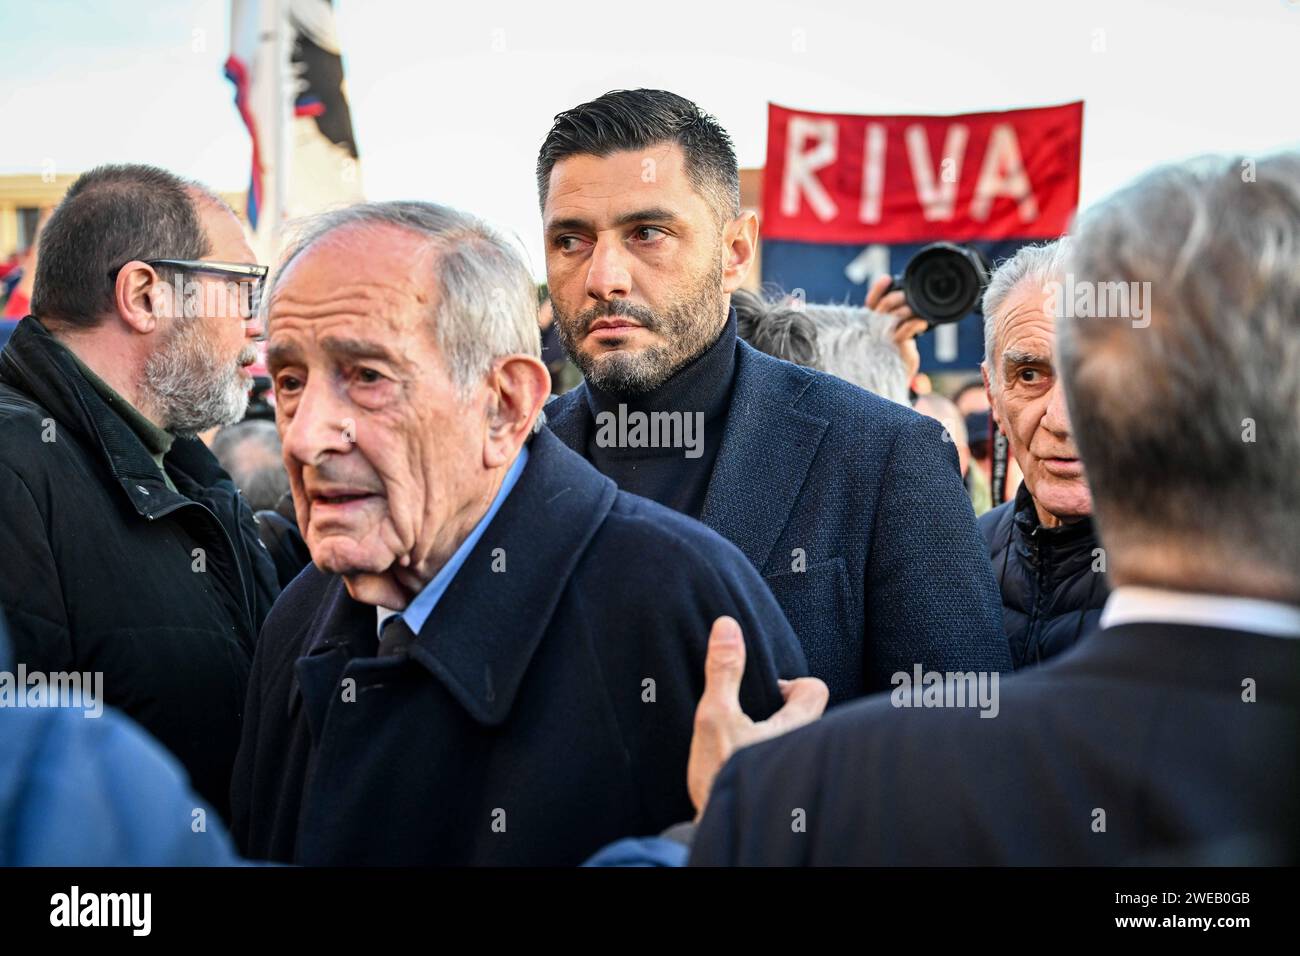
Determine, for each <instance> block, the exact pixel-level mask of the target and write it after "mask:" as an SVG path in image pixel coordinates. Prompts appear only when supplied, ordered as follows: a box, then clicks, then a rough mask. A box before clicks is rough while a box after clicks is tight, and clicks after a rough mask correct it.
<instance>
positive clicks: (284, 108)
mask: <svg viewBox="0 0 1300 956" xmlns="http://www.w3.org/2000/svg"><path fill="white" fill-rule="evenodd" d="M268 2H269V4H270V6H271V15H272V16H273V18H274V20H273V26H272V31H273V32H272V36H273V38H274V40H273V42H274V49H275V59H274V69H273V73H272V76H273V77H274V87H273V89H274V94H273V95H274V96H275V108H274V113H273V114H272V115H273V116H274V118H275V119H274V135H273V136H272V143H273V145H272V148H273V149H274V150H275V158H274V164H273V166H272V178H273V180H274V183H273V185H272V189H273V191H274V201H273V205H272V208H271V209H270V210H269V211H270V212H271V215H272V217H273V218H272V220H271V230H270V233H269V235H270V245H271V248H270V250H269V251H268V255H269V256H270V257H271V258H272V260H273V261H274V259H275V258H277V257H278V256H279V254H280V251H281V244H282V242H283V240H284V232H285V223H286V222H287V221H288V218H289V176H290V169H289V164H290V162H291V161H292V157H293V141H292V136H293V99H294V77H293V63H292V60H293V32H292V26H291V24H290V21H289V4H290V3H291V2H292V0H268Z"/></svg>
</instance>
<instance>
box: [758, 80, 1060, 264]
mask: <svg viewBox="0 0 1300 956" xmlns="http://www.w3.org/2000/svg"><path fill="white" fill-rule="evenodd" d="M1082 139H1083V103H1082V102H1079V103H1067V104H1065V105H1064V106H1048V107H1042V108H1039V109H1027V110H1008V111H1007V112H1003V113H967V114H964V115H960V116H855V115H849V114H845V113H809V112H805V111H801V110H789V109H785V108H784V107H781V106H777V105H775V104H768V124H767V166H766V169H765V171H764V174H763V230H762V231H763V235H764V237H767V238H771V239H793V240H798V241H801V242H833V243H863V244H866V243H876V242H878V243H886V244H897V243H909V242H930V241H934V240H938V239H944V240H949V241H952V242H965V241H970V240H975V239H982V240H999V239H1011V238H1015V239H1055V238H1056V237H1057V236H1059V235H1061V234H1062V233H1064V232H1065V230H1066V229H1067V227H1068V226H1069V223H1070V217H1071V216H1072V215H1073V214H1074V210H1075V207H1076V206H1077V205H1078V202H1079V158H1080V153H1081V144H1082Z"/></svg>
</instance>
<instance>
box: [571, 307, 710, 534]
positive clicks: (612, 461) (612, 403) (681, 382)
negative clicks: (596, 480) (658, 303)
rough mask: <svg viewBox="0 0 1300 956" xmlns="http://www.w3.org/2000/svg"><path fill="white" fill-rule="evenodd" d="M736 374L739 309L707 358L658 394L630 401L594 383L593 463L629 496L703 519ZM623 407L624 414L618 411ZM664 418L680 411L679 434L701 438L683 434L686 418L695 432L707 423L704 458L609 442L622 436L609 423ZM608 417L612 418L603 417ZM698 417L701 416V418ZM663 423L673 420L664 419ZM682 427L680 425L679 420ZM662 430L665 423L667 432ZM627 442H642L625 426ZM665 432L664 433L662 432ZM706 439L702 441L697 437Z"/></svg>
mask: <svg viewBox="0 0 1300 956" xmlns="http://www.w3.org/2000/svg"><path fill="white" fill-rule="evenodd" d="M735 375H736V310H735V309H732V310H731V312H730V314H729V315H728V316H727V323H726V325H724V326H723V328H722V334H721V335H719V336H718V338H717V340H716V341H714V343H713V344H712V345H710V346H709V347H708V348H707V349H705V351H704V353H703V354H701V355H700V356H698V357H697V358H695V359H693V360H692V361H691V362H690V363H688V364H687V365H686V366H684V367H683V368H681V369H679V370H678V371H677V372H676V374H674V375H673V376H672V377H671V378H669V379H668V381H666V382H664V383H663V384H662V385H660V386H659V387H658V388H656V389H654V390H653V391H650V392H646V393H644V394H641V395H636V396H631V397H626V396H618V395H614V394H611V393H609V392H603V391H601V390H599V389H597V388H594V387H592V385H591V383H590V382H588V383H587V405H588V408H589V410H590V412H591V418H592V421H591V424H590V430H589V432H588V435H587V449H586V453H587V460H588V461H590V462H591V463H592V464H593V465H595V466H596V468H597V470H599V471H600V472H601V473H602V474H604V475H607V476H608V477H609V478H612V479H613V480H614V482H615V483H616V484H617V485H618V486H619V488H621V489H622V490H623V491H629V492H631V493H632V494H635V495H641V496H642V497H645V498H649V499H651V500H652V501H657V502H659V503H660V504H661V505H666V506H667V507H669V508H672V509H673V510H674V511H680V512H681V513H682V514H686V515H690V516H691V517H692V518H699V516H700V513H701V512H702V511H703V510H704V496H705V494H706V493H707V492H708V490H709V478H710V477H711V476H712V474H713V464H714V461H715V460H716V459H717V457H718V448H719V447H721V445H722V432H723V429H724V428H725V427H726V423H727V410H728V409H729V408H730V406H731V388H732V384H733V382H734V380H735ZM620 405H622V406H624V408H623V409H622V410H620V408H619V406H620ZM661 412H668V413H672V412H677V413H680V415H681V418H680V419H678V420H680V421H682V422H683V430H682V431H681V432H680V434H683V435H686V434H689V435H691V436H695V435H697V434H698V433H697V432H695V431H691V432H686V431H685V430H684V429H685V427H686V425H685V421H684V419H685V416H688V415H689V416H690V417H691V422H690V426H689V427H690V428H691V429H694V428H696V426H697V425H698V424H699V422H700V421H702V422H703V435H702V441H700V444H699V446H697V447H698V450H699V451H700V454H699V457H688V454H687V452H688V451H690V453H691V454H695V452H694V451H693V450H690V449H687V448H682V447H660V448H652V447H645V446H644V442H642V443H641V447H636V446H635V445H636V441H637V440H636V438H635V437H632V438H631V440H623V441H621V442H615V443H613V444H611V443H610V442H609V438H610V437H611V436H612V435H615V434H620V433H619V432H615V431H614V429H612V428H609V427H607V428H606V429H604V430H603V432H602V429H601V428H600V425H601V424H602V422H612V421H620V420H621V421H622V422H625V423H628V425H629V426H635V424H636V423H637V421H638V417H637V416H644V417H642V418H640V421H642V422H645V423H647V425H649V423H650V422H652V421H654V419H653V418H652V416H653V415H654V414H655V413H661ZM602 413H608V417H605V418H602ZM696 413H700V415H702V419H701V417H700V416H697V414H696ZM659 421H660V422H664V421H668V420H667V419H663V418H661V419H659ZM674 424H675V422H674ZM660 427H661V428H662V427H663V426H662V425H661V426H660ZM621 434H622V436H624V437H625V438H626V437H627V436H635V434H636V433H635V432H634V431H633V429H632V427H624V428H623V429H622V430H621ZM661 434H662V431H661ZM696 440H697V441H699V439H698V438H697V439H696Z"/></svg>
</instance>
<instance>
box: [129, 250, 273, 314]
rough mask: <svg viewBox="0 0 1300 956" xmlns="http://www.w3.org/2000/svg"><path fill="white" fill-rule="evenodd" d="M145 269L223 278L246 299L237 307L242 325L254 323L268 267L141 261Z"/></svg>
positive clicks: (191, 260)
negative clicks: (198, 273)
mask: <svg viewBox="0 0 1300 956" xmlns="http://www.w3.org/2000/svg"><path fill="white" fill-rule="evenodd" d="M139 261H140V262H143V263H144V264H145V265H147V266H152V267H153V268H154V269H157V270H160V271H161V270H164V269H176V270H179V271H182V272H204V273H207V274H208V275H214V276H223V277H225V278H226V279H228V280H229V281H232V282H237V283H239V285H240V286H241V290H242V291H243V294H246V295H247V298H246V299H244V298H243V296H242V295H241V301H240V304H239V306H238V308H239V310H240V317H241V318H243V319H244V321H246V322H251V321H255V320H258V319H259V318H260V315H259V310H260V308H261V304H262V289H263V287H264V286H265V284H266V275H267V273H268V272H269V271H270V267H269V266H264V265H260V264H258V263H255V262H215V261H213V260H210V259H141V260H139ZM126 265H127V264H126V263H123V264H122V265H121V266H118V267H117V269H115V270H113V271H112V272H110V273H109V278H110V279H116V278H117V275H118V273H119V272H121V271H122V269H124V268H126Z"/></svg>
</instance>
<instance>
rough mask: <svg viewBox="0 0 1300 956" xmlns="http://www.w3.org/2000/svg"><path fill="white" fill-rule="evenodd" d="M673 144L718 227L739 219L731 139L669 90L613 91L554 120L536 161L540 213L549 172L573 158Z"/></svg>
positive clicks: (698, 109) (737, 168) (716, 124)
mask: <svg viewBox="0 0 1300 956" xmlns="http://www.w3.org/2000/svg"><path fill="white" fill-rule="evenodd" d="M659 143H675V144H677V145H678V146H680V147H681V148H682V152H683V153H684V154H685V156H686V175H687V176H688V177H689V178H690V181H691V185H692V186H694V187H695V189H696V191H697V192H698V193H699V194H700V195H701V196H703V197H704V198H705V199H706V200H707V201H708V203H709V205H710V206H712V207H713V210H714V213H715V215H716V216H717V218H718V221H719V222H725V221H726V220H728V219H734V218H735V217H736V216H738V215H740V169H739V167H738V166H737V165H736V150H735V147H734V146H733V145H732V142H731V137H730V136H729V135H727V131H726V130H725V129H723V128H722V126H721V125H720V124H719V123H718V121H717V120H716V119H714V118H713V117H712V116H710V115H709V114H708V113H706V112H704V111H703V110H702V109H700V108H699V107H698V106H696V105H695V104H694V103H692V102H691V101H690V100H688V99H686V97H684V96H678V95H677V94H676V93H669V92H668V91H666V90H612V91H611V92H609V93H606V94H605V95H604V96H601V97H598V98H597V99H594V100H592V101H591V102H590V103H583V104H582V105H581V106H575V107H574V108H573V109H571V110H565V111H564V112H563V113H560V114H559V115H558V116H556V117H555V123H554V124H553V125H552V126H551V131H550V132H549V133H547V134H546V140H545V141H544V142H543V143H542V149H541V152H540V153H539V154H538V156H537V194H538V197H539V201H540V204H541V206H542V208H545V207H546V193H547V189H548V187H549V185H550V180H551V170H552V169H553V168H554V166H555V164H556V163H557V162H559V161H560V160H562V159H565V158H567V157H569V156H608V155H609V154H610V153H617V152H622V151H624V150H629V149H645V148H646V147H648V146H654V145H657V144H659Z"/></svg>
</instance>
